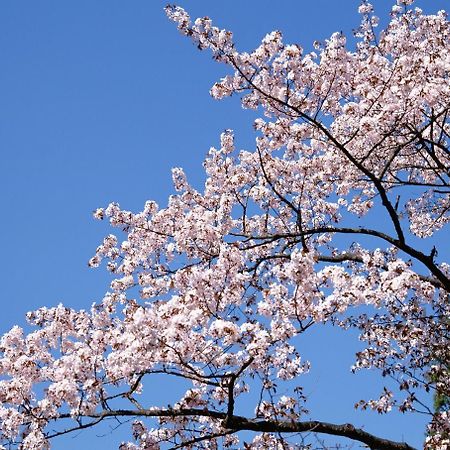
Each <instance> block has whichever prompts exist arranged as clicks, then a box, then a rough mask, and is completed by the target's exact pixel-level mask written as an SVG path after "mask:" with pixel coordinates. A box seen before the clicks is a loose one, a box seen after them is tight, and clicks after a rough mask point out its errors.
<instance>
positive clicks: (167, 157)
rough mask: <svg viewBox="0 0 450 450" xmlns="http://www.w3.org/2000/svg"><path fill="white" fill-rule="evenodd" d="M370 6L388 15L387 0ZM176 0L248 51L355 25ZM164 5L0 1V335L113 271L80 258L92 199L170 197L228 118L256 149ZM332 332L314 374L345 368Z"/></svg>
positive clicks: (266, 7) (339, 12)
mask: <svg viewBox="0 0 450 450" xmlns="http://www.w3.org/2000/svg"><path fill="white" fill-rule="evenodd" d="M374 3H375V5H376V6H377V5H378V11H379V12H380V15H381V16H382V18H383V21H384V19H385V17H386V11H387V9H388V8H389V5H390V3H391V2H389V1H385V0H383V1H382V0H378V1H375V2H374ZM430 3H432V4H433V10H437V9H440V8H445V6H446V5H447V6H448V3H447V1H446V0H434V1H433V2H426V1H425V0H423V1H421V2H418V4H419V5H420V6H423V5H425V4H426V5H427V6H426V8H428V9H426V10H428V11H431V10H430V9H429V8H430V6H429V4H430ZM179 4H180V5H181V6H183V7H185V8H186V9H187V10H188V11H189V12H190V13H191V14H192V16H205V15H208V16H210V17H212V18H213V19H215V22H216V23H217V24H218V25H219V26H221V27H225V28H228V29H231V30H232V31H234V34H235V39H236V42H237V44H238V47H239V48H240V49H242V50H251V49H252V48H253V47H255V46H256V45H257V44H258V43H259V41H260V39H261V38H262V37H263V36H264V35H265V34H266V33H267V32H270V31H272V30H274V29H280V30H282V31H283V33H284V35H285V40H286V41H287V42H297V43H300V44H302V45H303V46H304V47H306V48H308V49H309V48H310V47H311V43H312V41H313V40H315V39H318V40H321V39H325V38H326V37H328V36H329V35H330V34H331V33H332V32H334V31H343V32H344V33H345V34H347V35H349V36H350V35H351V30H352V29H353V28H354V27H356V26H357V25H358V20H359V15H358V14H357V13H356V9H357V7H358V4H359V2H358V1H357V0H345V1H334V0H315V1H314V2H311V1H299V0H289V1H287V0H280V1H278V2H274V1H272V0H246V1H242V2H238V1H234V2H232V1H228V2H226V1H222V2H213V1H207V0H185V1H183V0H181V1H180V2H179ZM164 5H165V2H162V1H159V0H152V1H149V0H133V1H132V2H125V1H119V0H96V1H92V0H77V1H60V0H52V1H51V0H40V1H33V0H22V1H21V0H16V1H14V0H9V1H8V0H4V1H2V2H1V3H0V58H1V59H0V61H1V70H0V152H1V153H0V155H1V160H0V161H1V162H0V196H1V221H0V227H1V231H0V236H1V238H2V241H1V247H2V258H1V262H0V265H1V268H0V277H1V283H0V288H1V302H2V310H1V311H2V312H1V315H0V332H4V331H6V330H8V329H9V328H10V327H11V326H12V325H13V324H15V323H21V324H23V323H24V314H25V313H26V312H27V311H29V310H31V309H35V308H37V307H39V306H42V305H46V306H51V305H56V304H58V303H59V302H63V303H65V304H67V305H68V306H71V307H74V308H89V307H90V305H91V303H92V302H93V301H98V300H100V299H101V298H102V295H103V294H104V292H105V291H106V289H107V286H108V277H107V275H105V271H104V270H103V269H98V270H92V269H88V268H87V261H88V259H89V258H90V257H91V256H92V255H93V252H94V250H95V248H96V246H97V245H98V243H99V242H100V241H101V239H102V238H103V236H104V235H105V234H107V233H108V232H109V229H108V228H107V227H106V226H105V224H103V223H99V222H97V221H94V220H93V219H92V217H91V212H92V211H93V210H94V209H95V208H97V207H101V206H106V205H107V204H108V203H109V202H111V201H117V202H119V203H120V204H121V205H122V206H123V207H125V208H127V209H132V210H136V211H137V210H140V208H141V207H142V205H143V203H144V202H145V200H147V199H156V200H157V201H158V202H159V203H160V204H162V205H164V203H165V200H166V198H167V196H168V195H169V194H170V193H171V189H172V188H171V177H170V168H171V167H173V166H182V167H184V168H185V169H186V172H187V174H188V176H189V178H190V179H191V180H192V181H193V183H194V184H196V185H199V184H200V183H201V181H202V179H203V173H202V166H201V163H202V159H203V157H204V155H205V154H206V152H207V151H208V148H209V147H210V146H211V145H217V144H218V139H219V135H220V133H221V131H222V130H224V129H225V128H233V129H235V130H236V134H237V143H238V145H240V146H242V147H246V148H251V147H252V143H253V141H254V134H253V130H252V117H253V116H252V115H251V113H249V112H248V111H242V110H241V108H240V106H239V103H238V102H237V100H234V99H232V100H227V101H222V102H217V101H214V100H212V99H211V98H210V97H209V94H208V91H209V88H210V87H211V85H212V84H213V83H214V82H215V81H216V80H217V79H218V78H219V77H221V76H223V74H224V73H225V71H226V68H225V66H223V65H219V64H217V63H215V62H213V61H212V60H211V58H210V55H208V54H206V53H202V52H199V51H197V50H196V48H195V47H194V46H193V45H192V44H191V42H189V41H188V40H187V39H186V38H183V37H182V36H181V35H180V34H179V33H178V32H177V30H176V28H175V26H174V24H172V23H170V22H169V21H168V20H167V19H166V17H165V15H164V11H163V7H164ZM234 5H236V7H234ZM423 7H424V8H425V6H423ZM333 339H334V340H333V342H334V345H335V348H334V349H330V345H329V344H328V341H327V340H326V338H317V339H311V342H310V347H309V349H306V350H305V351H306V352H307V353H308V352H309V353H311V354H312V355H314V354H315V355H320V356H321V359H322V360H323V362H322V363H321V364H322V365H320V364H319V367H318V372H317V375H315V376H316V377H317V378H316V379H315V380H316V381H318V380H319V379H320V380H322V379H323V378H324V377H326V376H328V375H330V371H334V369H333V368H334V366H335V365H336V366H339V367H340V369H341V370H343V371H344V372H346V370H347V369H346V367H348V366H349V365H350V364H351V362H352V354H351V351H350V352H344V351H343V350H344V349H343V348H342V346H343V347H345V346H346V345H347V344H346V343H347V340H346V338H344V337H340V336H334V337H333ZM339 339H341V341H340V340H339ZM337 349H339V351H337ZM344 353H345V356H344ZM322 355H323V357H322ZM336 373H337V372H336ZM364 377H365V375H362V376H361V377H357V378H358V379H359V380H361V381H355V379H356V377H354V378H351V379H350V381H349V380H348V379H347V378H345V377H344V378H339V375H337V374H336V376H334V375H333V377H331V380H332V383H331V385H330V386H331V387H330V388H329V390H328V391H327V390H324V391H321V392H320V393H317V392H315V393H314V398H315V400H314V401H313V404H314V405H315V407H316V408H317V410H316V414H314V417H315V418H317V419H322V420H334V421H337V422H341V421H345V420H352V418H353V417H355V416H354V415H353V412H352V405H353V403H354V401H356V400H358V398H356V397H355V396H357V394H354V393H353V390H357V389H361V390H363V389H364V383H367V380H368V378H364ZM333 380H334V381H333ZM364 380H366V381H364ZM312 386H314V383H313V384H312ZM160 388H161V389H164V385H162V386H161V387H160ZM312 390H314V388H312ZM312 395H313V394H312ZM344 403H346V404H344ZM356 422H357V424H359V425H361V424H365V425H366V428H367V430H372V431H379V432H380V433H381V434H384V436H385V437H392V438H395V439H401V438H402V435H403V436H404V437H405V438H409V440H410V442H412V443H414V444H415V445H417V446H419V445H420V442H421V440H422V437H423V428H422V425H421V424H422V422H420V421H413V420H411V418H409V417H408V418H406V419H405V418H400V419H396V420H394V421H393V420H392V419H391V418H387V419H384V418H378V417H372V416H370V415H368V414H364V415H362V416H361V418H360V419H358V420H357V421H356ZM127 431H128V429H127V428H126V427H124V430H123V431H120V432H119V433H118V434H117V435H113V436H112V437H111V436H108V437H107V438H105V439H103V440H101V439H100V440H98V441H95V442H94V441H91V438H92V435H93V434H89V433H86V434H82V435H81V436H78V437H77V438H76V439H75V440H71V439H70V438H69V439H67V440H64V441H63V440H60V441H58V442H56V443H55V446H54V448H57V449H63V448H64V449H71V448H74V449H75V448H79V447H81V446H84V448H85V449H86V450H90V449H99V448H105V449H106V448H113V447H112V442H114V441H120V439H121V438H120V436H121V435H122V436H123V435H124V434H126V432H127Z"/></svg>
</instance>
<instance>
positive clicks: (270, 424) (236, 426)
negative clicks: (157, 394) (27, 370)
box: [49, 408, 415, 450]
mask: <svg viewBox="0 0 450 450" xmlns="http://www.w3.org/2000/svg"><path fill="white" fill-rule="evenodd" d="M199 416H201V417H211V418H214V419H219V420H222V421H223V424H224V426H225V427H226V429H227V430H228V431H230V432H238V431H255V432H260V433H303V432H308V433H320V434H326V435H331V436H342V437H345V438H348V439H351V440H353V441H358V442H362V443H363V444H366V445H367V446H368V447H369V448H370V449H371V450H415V449H414V447H411V446H410V445H408V444H406V443H405V442H395V441H391V440H388V439H383V438H380V437H378V436H375V435H373V434H370V433H367V432H366V431H364V430H362V429H360V428H356V427H354V426H353V425H351V424H348V423H347V424H342V425H336V424H333V423H327V422H320V421H316V420H311V421H298V422H294V421H287V420H283V421H275V420H260V419H247V418H245V417H242V416H234V415H233V416H232V417H229V416H228V414H227V413H224V412H218V411H211V410H208V409H197V408H182V409H170V408H169V409H156V408H155V409H147V410H139V409H138V410H126V409H119V410H106V411H102V412H100V413H97V414H90V415H87V416H86V417H89V418H91V419H94V420H93V421H92V422H91V424H92V425H94V424H97V423H98V422H99V421H101V420H103V419H106V418H110V417H116V418H117V417H173V418H175V417H193V418H195V417H199ZM70 417H71V416H70V415H69V414H62V415H60V416H59V417H58V419H61V418H70ZM91 424H89V423H87V424H84V425H81V426H78V427H74V428H73V429H71V430H70V431H74V430H76V429H80V428H87V427H89V426H90V425H91ZM65 433H67V430H66V431H64V432H60V433H55V434H53V435H52V436H49V437H55V436H57V435H59V434H65ZM226 434H229V433H226Z"/></svg>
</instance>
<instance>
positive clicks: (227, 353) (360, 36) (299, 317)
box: [0, 0, 450, 450]
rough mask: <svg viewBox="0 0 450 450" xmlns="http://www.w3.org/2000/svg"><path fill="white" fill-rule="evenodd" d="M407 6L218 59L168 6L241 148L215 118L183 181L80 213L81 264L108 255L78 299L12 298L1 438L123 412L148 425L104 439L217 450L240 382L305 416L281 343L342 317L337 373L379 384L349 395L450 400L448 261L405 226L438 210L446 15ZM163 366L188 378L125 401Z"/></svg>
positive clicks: (126, 447) (7, 440) (199, 26)
mask: <svg viewBox="0 0 450 450" xmlns="http://www.w3.org/2000/svg"><path fill="white" fill-rule="evenodd" d="M410 3H412V2H411V1H409V0H402V1H399V2H398V4H397V5H395V6H394V8H393V10H392V14H391V21H390V23H389V25H388V27H387V28H386V29H385V30H384V31H383V32H382V33H380V34H379V36H378V37H377V36H376V35H375V29H376V26H377V23H378V20H377V18H376V17H375V16H374V11H373V7H372V5H371V4H370V3H368V2H367V1H365V2H363V3H362V5H361V6H360V8H359V13H360V14H361V15H362V21H361V26H360V28H359V29H358V30H357V32H356V35H357V40H358V43H357V46H356V49H355V50H353V51H351V50H349V49H347V41H346V38H345V36H343V35H342V34H341V33H335V34H333V35H332V36H331V37H330V38H329V39H328V40H327V41H326V42H325V43H324V44H323V45H322V44H317V45H316V47H317V48H316V51H317V53H316V52H312V53H305V52H304V50H303V49H302V48H301V47H300V46H299V45H285V44H284V43H283V40H282V35H281V33H280V32H273V33H270V34H268V35H267V36H266V37H265V38H264V39H263V41H262V43H261V45H260V46H259V47H258V48H257V49H255V50H254V51H253V52H250V53H248V52H238V51H237V50H236V47H235V45H234V43H233V35H232V33H231V32H229V31H226V30H221V29H219V28H217V27H215V26H213V24H212V21H211V20H210V19H209V18H200V19H197V20H195V21H191V19H190V17H189V15H188V14H187V13H186V12H185V11H184V10H183V9H182V8H179V7H174V6H169V7H167V9H166V11H167V14H168V16H169V18H170V19H172V20H174V21H175V22H176V23H177V25H178V28H179V30H180V31H181V32H182V33H183V34H185V35H187V36H189V37H190V38H192V39H193V40H194V42H195V43H196V44H197V46H198V47H199V48H200V49H210V50H211V51H212V53H213V56H214V58H215V59H216V60H218V61H221V62H224V63H226V64H228V65H230V66H231V67H232V69H233V71H234V73H233V74H232V75H229V76H227V77H225V78H223V79H222V80H220V81H219V82H218V83H216V84H215V85H214V86H213V87H212V89H211V94H212V96H213V97H214V98H217V99H220V98H223V97H226V96H230V95H232V94H234V93H238V94H242V104H243V106H244V107H245V108H252V109H260V110H261V111H262V113H263V118H259V119H257V120H256V121H255V130H256V132H257V133H258V136H257V138H256V147H255V149H254V150H251V151H250V150H238V149H237V148H236V147H235V145H234V135H233V131H231V130H226V131H225V132H224V133H223V134H222V135H221V137H220V146H219V148H211V149H210V151H209V153H208V155H207V157H206V159H205V161H204V165H203V166H204V169H205V172H206V181H205V184H204V187H203V188H201V189H196V188H195V187H194V186H192V185H191V184H190V183H189V180H188V178H187V177H186V175H185V173H184V172H183V170H182V169H181V168H174V169H173V171H172V178H173V184H174V190H175V194H174V195H172V196H171V197H170V198H169V199H168V203H167V206H165V207H160V206H159V205H157V204H156V203H155V202H153V201H148V202H147V203H146V204H145V206H144V208H143V211H141V212H138V213H134V212H131V211H127V210H124V209H122V208H121V207H120V205H118V204H117V203H112V204H110V205H109V206H108V207H106V208H104V209H103V208H99V209H97V210H96V211H95V213H94V217H95V218H97V219H99V220H108V221H109V222H110V224H111V226H112V227H114V228H116V229H117V230H118V232H117V233H116V234H115V235H114V234H109V235H108V236H107V237H106V238H105V239H104V240H103V242H102V243H101V245H99V247H98V248H97V250H96V252H95V254H94V256H93V257H92V259H91V260H90V261H89V265H90V266H92V267H98V266H101V265H102V264H103V263H105V264H106V267H107V269H108V270H109V271H110V272H111V274H112V281H111V284H110V287H109V290H108V292H107V294H106V295H105V297H104V298H103V299H102V300H101V301H100V302H99V303H98V304H94V305H93V306H92V308H91V309H90V310H89V311H83V310H82V311H75V310H72V309H70V308H67V307H64V306H63V305H60V306H58V307H55V308H41V309H39V310H37V311H35V312H32V313H30V314H29V316H28V320H29V322H30V325H31V326H32V327H33V329H32V331H31V332H30V333H28V334H26V333H25V332H24V330H22V329H21V328H19V327H17V326H16V327H14V328H12V329H11V330H10V331H9V332H8V333H6V334H5V335H4V336H3V337H2V338H1V340H0V405H1V406H0V443H2V444H4V445H11V446H13V445H15V444H16V443H18V446H19V448H21V449H23V450H31V449H38V448H39V449H44V448H49V446H50V438H51V437H54V436H58V435H60V434H64V433H67V432H68V429H67V428H64V427H65V424H66V423H67V420H70V419H72V420H73V421H74V424H75V425H74V427H73V428H74V429H77V428H78V429H79V428H84V427H86V426H93V425H94V424H96V423H97V422H98V421H101V420H104V419H106V418H108V417H119V416H121V414H123V415H127V416H130V415H133V414H134V415H135V416H145V417H146V418H147V419H146V420H144V419H143V420H141V419H142V417H141V418H138V420H136V422H135V423H134V425H133V429H132V431H133V439H132V442H128V443H122V444H121V446H120V448H121V449H122V450H138V449H140V450H144V449H155V450H156V449H160V448H165V447H164V445H165V444H167V443H170V444H171V445H172V446H173V447H175V448H180V447H181V446H183V445H185V446H186V447H187V448H211V449H216V448H218V447H219V445H222V446H223V447H225V448H226V447H232V448H236V447H237V446H238V445H243V443H240V442H239V436H238V435H237V434H235V433H233V420H236V415H235V408H236V405H237V404H239V402H241V399H243V400H242V403H244V402H245V398H248V397H246V396H247V395H248V393H249V392H255V393H256V394H257V397H258V398H259V402H258V404H257V405H256V406H255V409H254V416H255V417H254V418H253V419H254V420H257V419H261V420H263V419H266V420H268V419H270V420H279V421H280V422H283V421H284V422H283V423H295V422H296V421H299V420H302V418H303V417H304V416H305V415H306V414H307V406H308V405H307V398H305V397H304V396H302V395H295V393H298V392H301V387H302V376H303V374H305V373H307V372H308V371H309V370H310V366H311V364H310V362H309V361H307V360H305V358H304V356H303V355H302V354H301V352H300V350H299V349H298V348H297V346H296V343H298V342H299V341H300V340H301V339H302V335H303V334H304V333H307V332H308V330H309V329H310V328H311V327H313V326H317V325H318V324H324V323H329V324H333V325H336V326H341V327H343V328H356V329H358V330H359V331H360V338H361V341H362V343H363V346H364V348H363V349H362V350H361V351H360V352H359V353H358V354H357V355H356V361H355V364H354V366H353V370H354V371H357V370H360V369H366V368H367V369H371V368H377V369H379V370H380V372H381V374H382V375H383V376H389V377H390V378H392V379H394V380H396V381H398V389H397V390H396V391H394V390H391V389H388V388H385V389H384V390H383V392H382V393H381V395H380V397H379V398H378V399H363V400H361V402H359V403H358V406H359V407H362V408H372V409H374V410H376V411H378V412H380V413H387V412H388V411H390V410H392V409H394V408H398V409H399V410H400V411H415V410H418V409H420V408H419V406H420V404H422V402H420V403H419V402H418V396H419V393H420V392H422V391H430V390H431V391H433V392H436V394H438V395H440V396H449V397H450V381H449V376H448V368H449V367H450V359H449V352H448V343H449V342H448V336H449V334H450V332H449V324H450V320H449V317H450V310H449V302H448V298H449V297H448V296H449V292H450V280H449V275H450V271H449V266H448V265H446V264H445V263H443V262H440V261H439V259H438V255H437V251H436V249H435V248H434V247H432V246H431V244H428V241H426V240H425V239H426V238H427V239H433V236H434V233H436V232H437V231H438V230H439V229H442V228H443V227H445V226H446V225H447V224H448V221H449V220H450V219H449V217H450V215H449V214H448V211H449V209H450V195H449V173H448V167H449V166H450V154H449V152H448V137H449V133H450V129H449V126H450V125H449V121H448V117H449V115H450V114H449V109H448V108H449V107H448V105H449V104H450V84H449V83H448V77H449V68H450V59H449V54H450V52H449V51H448V50H449V39H448V37H449V26H448V22H447V20H446V17H445V14H444V13H443V12H438V13H437V14H435V15H425V14H423V12H422V11H421V10H420V9H418V8H415V9H412V8H409V7H408V6H409V4H410ZM374 215H377V216H379V217H383V220H384V223H383V224H381V225H380V222H379V221H377V220H375V219H374ZM355 224H356V225H355ZM413 235H415V236H413ZM348 236H350V237H351V240H350V243H349V240H348V239H346V237H348ZM360 238H361V239H360ZM416 238H422V239H423V240H424V243H423V246H422V245H421V246H418V247H416V246H414V245H412V244H411V242H415V241H414V239H416ZM357 242H359V244H357ZM427 246H428V247H427ZM423 248H428V250H426V251H425V250H422V249H423ZM300 347H301V346H300ZM161 375H163V376H165V377H167V378H174V379H183V382H184V383H185V384H186V385H188V387H186V390H185V391H184V393H183V395H182V396H181V397H180V398H176V399H173V401H172V400H170V403H169V405H167V404H165V405H160V404H156V403H155V404H152V403H150V404H147V403H145V404H143V402H144V401H145V402H148V399H147V398H146V396H145V395H143V394H144V393H145V392H146V387H147V386H149V385H150V386H151V383H152V380H153V379H154V378H155V377H159V376H161ZM279 386H283V389H284V390H283V394H281V395H280V394H279V392H281V391H280V390H279ZM428 412H429V414H430V425H429V436H428V438H427V442H426V446H427V448H429V449H436V448H445V446H446V445H447V443H448V436H449V434H450V431H449V429H448V411H445V410H440V411H431V410H429V411H428ZM60 421H61V423H62V425H61V428H57V424H58V422H60ZM64 421H66V422H64ZM55 430H56V431H55ZM283 439H284V438H283ZM283 439H282V438H281V437H280V436H279V435H278V434H276V433H274V434H271V433H260V434H257V435H256V436H255V437H254V439H253V441H252V442H250V443H247V442H245V448H248V449H250V448H251V449H278V448H286V446H285V443H284V441H283ZM196 445H198V446H199V447H196Z"/></svg>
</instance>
